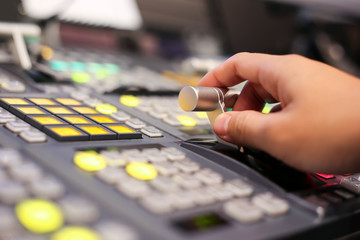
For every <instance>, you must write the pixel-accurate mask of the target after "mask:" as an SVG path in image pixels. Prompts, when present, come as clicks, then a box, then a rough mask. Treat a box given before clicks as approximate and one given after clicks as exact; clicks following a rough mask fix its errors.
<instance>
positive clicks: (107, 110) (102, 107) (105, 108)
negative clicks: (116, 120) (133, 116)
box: [96, 103, 117, 115]
mask: <svg viewBox="0 0 360 240" xmlns="http://www.w3.org/2000/svg"><path fill="white" fill-rule="evenodd" d="M96 110H97V111H99V112H101V113H103V114H107V115H110V114H112V113H115V112H117V108H116V107H115V106H113V105H111V104H109V103H102V104H99V105H97V106H96Z"/></svg>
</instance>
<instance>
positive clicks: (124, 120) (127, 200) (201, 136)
mask: <svg viewBox="0 0 360 240" xmlns="http://www.w3.org/2000/svg"><path fill="white" fill-rule="evenodd" d="M76 54H77V53H76V52H74V51H73V52H71V54H70V53H69V54H68V55H66V56H65V55H64V54H62V55H61V54H60V53H58V54H57V55H55V59H53V60H51V61H49V62H48V63H47V65H48V66H49V69H51V70H52V71H54V72H56V73H57V74H60V73H61V74H63V76H65V77H66V78H68V79H70V81H64V82H61V81H60V82H59V81H57V82H56V81H55V82H39V81H35V80H34V78H31V77H29V74H25V73H24V71H21V70H19V69H18V68H17V67H15V66H11V65H6V64H4V65H2V66H1V69H0V87H1V90H0V106H1V107H0V124H1V125H2V127H1V128H0V216H1V217H0V239H24V240H25V239H31V240H32V239H51V240H65V239H66V240H73V239H76V240H79V239H88V240H97V239H103V240H138V239H149V240H151V239H153V240H159V239H165V240H172V239H174V240H177V239H193V240H201V239H207V240H210V239H229V240H230V239H286V238H291V239H305V238H315V237H321V238H322V239H324V238H336V237H339V236H342V235H345V234H347V233H351V232H355V231H358V230H359V228H360V227H359V224H356V223H358V222H359V213H358V211H357V209H358V208H359V207H360V198H359V192H360V175H358V174H348V175H341V176H337V175H324V174H320V173H312V174H308V173H301V172H298V171H296V170H294V169H291V168H289V167H287V166H285V165H283V164H282V163H280V162H278V161H277V160H275V159H273V158H271V157H270V156H268V155H266V154H265V153H262V152H258V151H255V150H252V149H245V151H242V152H241V151H239V150H238V149H235V148H231V147H228V146H225V145H222V144H219V143H217V142H216V138H215V136H214V135H213V133H212V130H211V126H210V125H209V122H208V119H207V116H206V114H204V113H201V112H200V113H199V112H190V113H189V112H184V111H183V110H182V109H181V108H180V107H179V105H178V100H177V94H176V92H177V91H178V90H179V89H180V88H181V84H179V81H174V80H173V79H170V78H169V77H168V76H166V75H164V74H160V73H159V71H158V70H157V69H156V70H154V69H151V68H150V67H149V66H144V65H138V64H136V61H135V60H132V62H131V61H130V60H131V59H130V60H128V59H124V58H119V59H120V60H113V59H117V58H115V57H113V58H112V59H110V57H109V59H105V60H104V57H103V56H100V57H98V58H101V59H102V60H101V61H100V60H98V61H97V59H96V58H95V57H96V54H95V53H93V54H92V55H91V56H89V57H88V58H87V59H92V60H91V62H81V61H80V60H79V59H78V58H80V57H84V56H83V54H80V53H79V54H77V55H76ZM94 56H95V57H94ZM56 57H57V58H56ZM96 61H97V62H96ZM141 82H146V84H145V85H144V86H145V87H144V86H143V85H141ZM123 86H128V87H129V88H128V90H129V89H132V88H134V87H136V88H137V90H139V88H140V87H141V88H145V90H146V91H143V90H144V89H140V90H139V91H133V92H132V93H131V94H130V93H122V92H121V91H119V89H120V88H122V87H123ZM137 92H138V93H139V94H137ZM167 93H171V94H167ZM172 93H174V94H172Z"/></svg>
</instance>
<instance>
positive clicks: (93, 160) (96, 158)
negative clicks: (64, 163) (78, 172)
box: [74, 151, 106, 172]
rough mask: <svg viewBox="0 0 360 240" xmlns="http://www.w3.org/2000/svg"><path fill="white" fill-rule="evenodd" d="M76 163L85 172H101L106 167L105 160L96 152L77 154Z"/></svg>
mask: <svg viewBox="0 0 360 240" xmlns="http://www.w3.org/2000/svg"><path fill="white" fill-rule="evenodd" d="M74 163H75V164H76V165H77V166H78V167H79V168H81V169H83V170H85V171H90V172H93V171H99V170H101V169H103V168H105V167H106V161H105V159H104V158H103V157H102V156H101V155H100V154H98V153H97V152H95V151H83V152H77V153H75V156H74Z"/></svg>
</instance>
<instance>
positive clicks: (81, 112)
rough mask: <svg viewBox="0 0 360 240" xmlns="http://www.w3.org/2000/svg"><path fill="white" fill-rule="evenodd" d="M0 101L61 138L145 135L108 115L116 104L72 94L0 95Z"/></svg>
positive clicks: (10, 109) (79, 139)
mask: <svg viewBox="0 0 360 240" xmlns="http://www.w3.org/2000/svg"><path fill="white" fill-rule="evenodd" d="M0 105H1V106H3V107H4V108H6V109H9V111H10V112H12V113H14V114H15V115H16V116H17V117H19V118H22V119H24V120H25V121H26V122H28V123H30V124H31V125H33V126H34V127H36V128H38V129H41V130H42V131H44V132H45V133H47V134H48V135H49V136H51V137H53V138H55V139H56V140H58V141H86V140H114V139H135V138H142V134H141V133H140V132H138V131H135V130H134V129H131V128H129V127H128V126H125V125H123V124H120V122H119V121H117V120H116V119H114V118H112V117H110V116H108V115H109V114H110V113H111V112H114V111H117V109H116V107H115V106H112V105H109V104H108V105H106V104H103V105H101V108H99V109H100V110H95V109H93V108H91V107H89V106H84V105H83V104H82V103H81V102H79V101H77V100H75V99H72V98H55V99H51V98H46V97H42V98H41V97H29V98H27V99H24V98H5V97H4V98H0Z"/></svg>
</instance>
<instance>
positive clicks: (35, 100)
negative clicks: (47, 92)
mask: <svg viewBox="0 0 360 240" xmlns="http://www.w3.org/2000/svg"><path fill="white" fill-rule="evenodd" d="M29 100H31V101H32V102H33V103H35V104H37V105H56V103H55V102H54V101H51V100H50V99H47V98H29Z"/></svg>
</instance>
